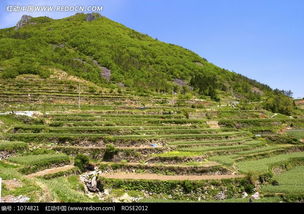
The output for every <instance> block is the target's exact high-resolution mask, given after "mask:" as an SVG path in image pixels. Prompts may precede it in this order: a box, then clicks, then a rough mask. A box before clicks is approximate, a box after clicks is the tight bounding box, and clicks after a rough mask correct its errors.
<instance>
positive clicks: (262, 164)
mask: <svg viewBox="0 0 304 214" xmlns="http://www.w3.org/2000/svg"><path fill="white" fill-rule="evenodd" d="M301 157H304V152H295V153H288V154H280V155H274V156H271V157H268V158H262V159H258V160H248V161H241V162H238V163H237V167H238V168H239V170H240V171H242V172H245V173H248V172H255V173H265V172H268V170H269V167H270V166H271V165H273V164H277V163H280V162H284V161H288V160H290V159H291V158H301Z"/></svg>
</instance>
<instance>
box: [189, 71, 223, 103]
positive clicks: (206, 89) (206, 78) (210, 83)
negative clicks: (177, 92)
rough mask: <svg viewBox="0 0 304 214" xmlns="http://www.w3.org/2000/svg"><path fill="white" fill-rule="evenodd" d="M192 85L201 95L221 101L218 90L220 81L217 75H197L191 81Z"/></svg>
mask: <svg viewBox="0 0 304 214" xmlns="http://www.w3.org/2000/svg"><path fill="white" fill-rule="evenodd" d="M190 84H191V85H192V86H193V87H195V88H198V90H199V93H200V94H203V95H206V96H210V97H211V99H213V100H216V101H219V98H218V96H217V92H216V89H217V88H218V80H217V77H216V75H213V74H209V73H200V74H196V75H195V76H194V77H193V78H192V79H191V81H190Z"/></svg>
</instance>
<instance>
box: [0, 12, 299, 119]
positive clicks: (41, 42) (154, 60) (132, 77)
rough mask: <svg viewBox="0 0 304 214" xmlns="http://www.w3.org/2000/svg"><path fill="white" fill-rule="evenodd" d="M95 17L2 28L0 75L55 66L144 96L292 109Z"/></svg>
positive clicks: (265, 90) (232, 76)
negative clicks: (227, 99) (185, 95)
mask: <svg viewBox="0 0 304 214" xmlns="http://www.w3.org/2000/svg"><path fill="white" fill-rule="evenodd" d="M94 17H95V18H94V20H89V21H88V20H87V15H86V14H76V15H74V16H71V17H68V18H64V19H60V20H53V19H50V18H48V17H39V18H32V19H31V21H30V23H28V24H25V25H24V26H22V27H21V28H18V29H16V28H8V29H2V30H0V77H1V78H15V77H16V76H18V75H20V74H36V75H40V76H41V77H42V78H48V77H49V76H50V74H51V72H50V68H57V69H61V70H64V71H66V72H67V73H69V74H71V75H75V76H78V77H81V78H84V79H86V80H89V81H92V82H94V83H96V84H98V85H107V86H111V87H118V86H117V85H120V86H121V85H123V86H124V87H128V88H130V89H132V90H134V91H138V92H144V93H150V92H153V93H168V94H172V93H185V92H189V91H190V92H191V93H193V94H197V95H198V96H205V97H210V98H211V99H212V100H214V101H220V100H221V96H222V95H223V94H224V95H225V96H226V95H228V96H232V97H234V98H236V99H237V100H240V101H242V100H245V101H250V102H261V103H262V104H263V106H264V108H266V109H268V110H271V111H273V112H280V113H284V114H290V113H291V111H292V109H293V107H294V104H293V101H292V99H291V98H290V97H288V96H286V95H285V94H284V93H283V92H282V91H279V90H275V91H274V90H272V89H271V88H270V87H268V86H267V85H264V84H261V83H258V82H257V81H254V80H251V79H248V78H246V77H244V76H242V75H240V74H236V73H234V72H231V71H228V70H226V69H222V68H220V67H217V66H215V65H214V64H212V63H210V62H208V61H207V60H206V59H204V58H201V57H200V56H198V55H197V54H195V53H193V52H191V51H189V50H187V49H184V48H182V47H179V46H176V45H173V44H167V43H164V42H161V41H158V40H157V39H154V38H151V37H149V36H148V35H144V34H141V33H138V32H136V31H134V30H132V29H129V28H127V27H125V26H123V25H121V24H119V23H116V22H114V21H111V20H109V19H107V18H105V17H101V16H99V15H97V14H95V16H94Z"/></svg>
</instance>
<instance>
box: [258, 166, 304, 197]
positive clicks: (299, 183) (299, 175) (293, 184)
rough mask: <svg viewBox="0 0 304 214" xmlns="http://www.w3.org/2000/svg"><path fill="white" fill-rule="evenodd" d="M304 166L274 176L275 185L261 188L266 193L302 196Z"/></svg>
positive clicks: (303, 190)
mask: <svg viewBox="0 0 304 214" xmlns="http://www.w3.org/2000/svg"><path fill="white" fill-rule="evenodd" d="M303 174H304V166H298V167H295V168H293V169H291V170H289V171H286V172H283V173H282V174H278V175H275V176H274V178H273V179H275V180H276V181H277V182H278V184H277V185H266V186H263V189H262V190H263V192H266V193H285V194H302V195H303V194H304V177H303Z"/></svg>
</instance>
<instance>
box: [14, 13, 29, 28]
mask: <svg viewBox="0 0 304 214" xmlns="http://www.w3.org/2000/svg"><path fill="white" fill-rule="evenodd" d="M32 18H33V17H31V16H28V15H23V16H22V17H21V19H20V20H19V22H18V23H17V24H16V28H15V29H16V30H18V29H20V28H22V27H24V26H25V25H27V24H29V23H30V21H31V19H32Z"/></svg>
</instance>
